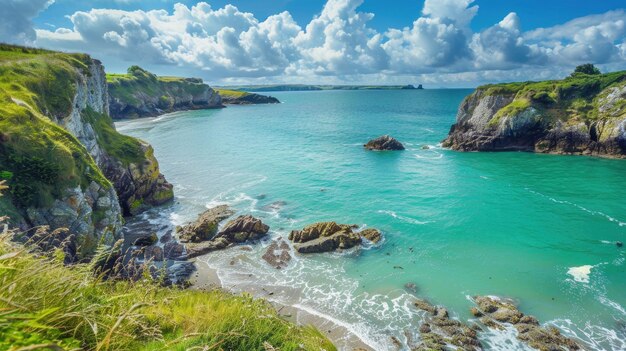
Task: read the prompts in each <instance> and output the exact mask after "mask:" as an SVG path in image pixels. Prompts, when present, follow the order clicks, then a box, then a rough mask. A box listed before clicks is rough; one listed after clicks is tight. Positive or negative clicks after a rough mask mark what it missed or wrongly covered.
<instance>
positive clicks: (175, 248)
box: [163, 241, 185, 260]
mask: <svg viewBox="0 0 626 351" xmlns="http://www.w3.org/2000/svg"><path fill="white" fill-rule="evenodd" d="M184 252H185V247H184V246H183V245H181V244H179V243H177V242H174V241H170V242H167V243H165V245H163V256H164V257H165V258H167V259H170V260H179V259H182V258H183V254H184Z"/></svg>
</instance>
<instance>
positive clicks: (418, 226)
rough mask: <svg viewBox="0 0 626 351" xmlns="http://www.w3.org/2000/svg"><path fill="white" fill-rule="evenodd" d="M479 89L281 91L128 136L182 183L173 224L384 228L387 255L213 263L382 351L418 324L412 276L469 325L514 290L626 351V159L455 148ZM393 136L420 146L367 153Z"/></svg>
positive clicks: (244, 257)
mask: <svg viewBox="0 0 626 351" xmlns="http://www.w3.org/2000/svg"><path fill="white" fill-rule="evenodd" d="M470 92H471V91H470V90H422V91H321V92H286V93H275V94H273V95H275V96H276V97H278V98H279V99H280V100H281V101H282V102H283V103H282V104H279V105H256V106H233V107H228V108H226V109H222V110H204V111H191V112H180V113H174V114H170V115H165V116H161V117H159V118H156V119H142V120H136V121H128V122H121V123H118V124H117V126H118V129H119V130H120V131H122V132H124V133H127V134H130V135H133V136H137V137H140V138H142V139H144V140H147V141H149V142H150V143H152V145H153V146H154V148H155V150H156V156H157V157H158V159H159V161H160V164H161V170H162V172H163V173H164V174H165V175H166V177H167V179H168V180H169V181H170V182H172V183H173V184H174V185H175V192H176V203H175V204H174V205H171V206H168V207H166V208H163V209H160V215H161V218H162V219H163V220H164V221H168V222H171V223H173V224H182V223H184V222H187V221H189V220H193V219H194V218H195V216H196V215H197V214H198V213H199V212H201V211H202V210H203V209H205V208H206V207H211V206H214V205H216V204H220V203H228V204H230V205H232V206H233V207H234V208H235V209H237V210H238V211H240V212H241V213H251V214H253V215H254V216H257V217H260V218H262V219H263V221H264V222H266V223H267V224H269V225H270V226H271V235H272V236H274V237H276V236H281V235H282V236H285V237H286V235H287V234H288V233H289V231H290V230H292V229H297V228H301V227H303V226H305V225H307V224H309V223H312V222H318V221H325V220H334V221H337V222H341V223H355V224H359V225H363V226H370V227H375V228H379V229H380V230H382V231H383V232H384V235H385V240H384V242H383V243H382V244H380V245H377V246H375V247H367V248H365V249H361V250H356V251H351V252H347V253H343V254H322V255H311V256H306V257H298V258H297V259H296V260H295V261H294V262H292V264H291V265H290V266H289V267H288V268H287V269H284V270H275V269H273V268H270V267H269V266H267V265H266V264H265V263H264V262H263V261H262V260H260V256H261V255H262V253H263V251H264V248H263V247H264V246H266V245H267V243H263V244H262V245H257V246H255V247H254V249H253V251H251V252H244V251H241V250H228V251H225V252H218V253H214V254H210V255H208V256H207V257H206V261H207V262H208V263H209V265H211V266H213V267H216V268H218V270H219V275H220V278H222V280H223V281H224V282H225V283H226V285H229V286H231V287H233V288H234V289H235V290H236V289H237V287H239V289H244V288H243V287H244V286H245V285H246V284H249V283H250V282H253V283H255V284H267V285H268V286H274V287H276V286H279V287H280V286H284V287H285V289H289V290H290V291H295V293H290V294H284V295H281V296H273V297H272V298H273V299H276V300H283V302H288V303H291V304H296V305H298V306H299V307H301V308H304V309H308V310H311V311H313V312H314V313H318V314H320V315H327V316H332V318H334V319H336V320H337V321H338V322H340V323H344V324H345V325H347V326H348V327H349V328H350V329H351V330H352V331H353V332H355V333H357V334H359V336H360V337H361V338H362V339H363V340H364V341H365V342H366V343H368V344H370V345H371V346H372V347H374V348H375V349H377V350H385V349H387V348H388V347H389V345H387V344H389V335H396V336H397V337H398V338H399V339H400V340H403V341H404V340H406V338H405V330H406V331H409V332H410V333H413V332H414V331H416V330H417V326H418V325H419V323H418V322H419V319H420V316H419V313H417V311H415V309H414V308H412V307H411V303H410V301H411V296H412V295H411V294H410V293H408V292H406V291H405V290H404V285H405V284H406V283H409V282H413V283H415V284H416V285H417V287H418V292H417V295H419V296H420V297H424V298H427V299H429V300H431V301H432V302H434V303H437V304H442V305H445V306H446V307H448V308H449V309H450V310H451V311H452V312H453V314H454V315H455V316H457V317H459V318H461V319H462V320H467V319H469V318H471V316H470V314H469V308H470V307H471V306H472V303H471V302H470V301H469V299H468V297H469V296H472V295H476V294H489V295H500V296H507V297H511V298H514V299H516V300H518V301H519V304H520V309H521V310H522V311H524V312H525V313H528V314H532V315H535V316H536V317H537V318H539V320H541V321H542V322H545V323H551V324H554V325H557V326H559V327H561V328H562V329H563V330H564V331H565V333H566V334H568V335H575V336H577V337H579V338H581V339H583V340H584V341H586V342H587V343H588V344H589V345H590V347H591V348H593V349H598V350H602V349H604V350H624V349H626V327H625V325H626V310H625V307H624V306H626V268H625V266H624V262H625V250H622V249H618V248H617V247H616V246H615V241H618V240H619V241H626V240H625V239H626V235H625V234H626V201H624V200H625V199H626V186H625V185H626V177H625V176H624V175H626V161H622V160H606V159H597V158H589V157H576V156H555V155H536V154H528V153H459V152H454V151H449V150H444V149H442V148H441V147H439V146H438V143H439V142H440V141H441V140H442V139H443V138H444V137H445V135H446V134H447V132H448V130H449V127H450V125H451V124H452V123H453V122H454V117H455V114H456V109H457V107H458V105H459V103H460V101H461V100H462V99H463V97H464V96H465V95H467V94H469V93H470ZM382 134H391V135H392V136H394V137H396V138H397V139H399V140H400V141H402V142H403V143H405V146H407V150H406V151H402V152H368V151H365V150H363V148H362V144H363V143H365V142H366V141H367V140H369V139H371V138H373V137H377V136H379V135H382ZM423 145H429V146H431V148H430V149H422V148H421V147H422V146H423ZM233 260H234V261H235V264H234V265H231V263H233V262H232V261H233ZM250 274H252V276H249V275H250ZM279 295H280V294H279ZM481 337H482V339H483V341H484V342H485V344H486V345H487V346H488V348H489V349H500V350H511V349H520V350H521V349H524V348H523V346H522V345H519V343H517V341H515V333H514V332H511V331H508V332H507V331H504V332H489V333H484V334H482V335H481Z"/></svg>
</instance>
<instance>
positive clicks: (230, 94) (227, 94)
mask: <svg viewBox="0 0 626 351" xmlns="http://www.w3.org/2000/svg"><path fill="white" fill-rule="evenodd" d="M215 91H217V92H218V93H219V94H220V95H221V96H222V97H223V98H226V99H239V98H241V97H244V96H247V95H250V93H248V92H245V91H240V90H230V89H221V88H219V89H215Z"/></svg>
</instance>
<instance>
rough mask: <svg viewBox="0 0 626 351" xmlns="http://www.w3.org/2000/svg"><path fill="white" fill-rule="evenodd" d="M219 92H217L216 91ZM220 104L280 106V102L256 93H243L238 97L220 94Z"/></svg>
mask: <svg viewBox="0 0 626 351" xmlns="http://www.w3.org/2000/svg"><path fill="white" fill-rule="evenodd" d="M218 92H219V90H218ZM220 95H221V97H222V102H223V103H224V104H225V105H258V104H280V101H279V100H278V99H277V98H275V97H273V96H268V95H261V94H256V93H244V94H243V95H240V96H232V95H229V94H221V93H220Z"/></svg>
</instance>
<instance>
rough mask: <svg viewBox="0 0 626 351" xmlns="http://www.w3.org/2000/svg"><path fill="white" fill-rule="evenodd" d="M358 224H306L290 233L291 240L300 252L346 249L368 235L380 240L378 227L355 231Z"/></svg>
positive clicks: (358, 243)
mask: <svg viewBox="0 0 626 351" xmlns="http://www.w3.org/2000/svg"><path fill="white" fill-rule="evenodd" d="M356 227H357V226H355V225H348V224H337V223H336V222H319V223H314V224H311V225H309V226H306V227H305V228H303V229H302V230H294V231H292V232H291V233H290V234H289V240H291V241H293V242H294V243H295V245H294V248H295V249H296V251H297V252H299V253H316V252H329V251H335V250H338V249H340V250H346V249H350V248H353V247H355V246H357V245H360V244H361V243H362V238H363V237H364V236H365V235H367V236H368V237H369V238H371V239H372V240H376V241H378V240H380V232H379V231H378V230H376V229H367V230H364V231H361V232H355V231H354V229H355V228H356Z"/></svg>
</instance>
